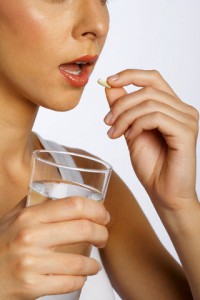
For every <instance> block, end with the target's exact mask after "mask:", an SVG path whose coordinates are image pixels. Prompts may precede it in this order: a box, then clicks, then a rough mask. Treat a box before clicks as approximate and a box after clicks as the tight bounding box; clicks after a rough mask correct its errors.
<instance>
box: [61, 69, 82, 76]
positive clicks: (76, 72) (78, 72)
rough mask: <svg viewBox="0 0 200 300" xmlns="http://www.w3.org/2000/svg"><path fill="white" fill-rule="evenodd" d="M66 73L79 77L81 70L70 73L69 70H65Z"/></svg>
mask: <svg viewBox="0 0 200 300" xmlns="http://www.w3.org/2000/svg"><path fill="white" fill-rule="evenodd" d="M64 71H65V72H66V73H69V74H72V75H79V74H80V73H81V69H80V70H77V71H69V70H64Z"/></svg>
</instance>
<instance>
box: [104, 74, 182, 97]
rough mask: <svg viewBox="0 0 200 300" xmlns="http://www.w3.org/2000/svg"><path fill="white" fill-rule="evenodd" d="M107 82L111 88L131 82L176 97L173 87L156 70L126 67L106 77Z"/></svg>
mask: <svg viewBox="0 0 200 300" xmlns="http://www.w3.org/2000/svg"><path fill="white" fill-rule="evenodd" d="M107 82H108V83H109V84H110V85H111V87H113V88H120V87H123V86H128V85H131V84H133V85H135V86H138V87H147V86H151V87H153V88H155V89H158V90H162V91H164V92H166V93H168V94H170V95H172V96H174V97H176V98H177V95H176V94H175V92H174V91H173V89H172V88H171V87H170V85H169V84H168V83H167V82H166V81H165V80H164V78H163V77H162V76H161V75H160V73H159V72H158V71H156V70H136V69H133V70H131V69H128V70H124V71H121V72H119V73H117V74H116V75H113V76H110V77H108V78H107Z"/></svg>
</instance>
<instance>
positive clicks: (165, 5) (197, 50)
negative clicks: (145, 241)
mask: <svg viewBox="0 0 200 300" xmlns="http://www.w3.org/2000/svg"><path fill="white" fill-rule="evenodd" d="M109 10H110V15H111V29H110V34H109V36H108V40H107V44H106V46H105V48H104V51H103V53H102V55H101V57H100V59H99V62H98V65H97V67H96V70H95V71H94V73H93V75H92V77H91V79H90V83H89V85H88V86H87V88H86V90H85V92H84V95H83V97H82V100H81V102H80V104H79V105H78V107H77V108H76V109H74V110H73V111H70V112H66V113H58V112H51V111H47V110H43V109H41V110H40V112H39V115H38V118H37V121H36V124H35V127H34V130H35V131H37V132H38V133H40V135H42V136H43V137H45V138H47V139H52V140H55V141H56V142H58V143H61V144H63V145H68V146H73V147H78V148H83V149H85V150H87V151H89V152H91V153H94V154H96V155H97V156H99V157H102V158H103V159H104V160H106V161H108V162H110V163H111V164H112V166H113V167H114V169H115V171H117V172H118V174H119V175H120V176H121V177H122V179H123V180H124V181H125V182H126V184H127V185H128V186H129V188H130V189H131V190H132V191H133V193H134V195H135V196H136V198H137V200H138V202H139V203H140V205H141V207H142V208H143V210H144V213H145V214H146V216H147V217H148V219H149V220H150V222H151V224H152V226H153V228H154V230H155V231H156V233H157V234H158V236H159V238H160V240H161V241H162V243H163V244H164V245H165V246H166V247H167V249H168V250H169V251H170V253H171V254H172V255H173V256H174V257H175V258H177V256H176V253H175V251H174V249H173V246H172V245H171V242H170V240H169V238H168V236H167V234H166V232H165V230H164V228H163V226H162V224H161V222H160V220H159V218H158V217H157V215H156V213H155V211H154V209H153V207H152V205H151V202H150V200H149V199H148V196H147V195H146V193H145V191H144V189H143V188H142V187H141V185H140V183H139V182H138V180H137V178H136V177H135V175H134V172H133V170H132V168H131V165H130V162H129V156H128V152H127V148H126V145H125V141H124V139H123V138H120V139H118V140H115V141H112V140H110V139H108V137H107V135H106V132H107V129H108V128H107V126H106V125H104V123H103V118H104V116H105V114H106V113H107V112H108V110H109V108H108V104H107V102H106V98H105V95H104V89H103V88H102V87H100V86H99V85H97V83H96V81H97V79H98V78H99V77H101V78H106V77H107V76H109V75H111V74H114V73H116V72H118V71H120V70H122V69H126V68H141V69H157V70H159V71H160V73H161V74H162V75H163V76H164V78H165V79H166V80H167V81H168V82H169V83H170V85H171V86H172V87H173V89H174V90H175V91H176V93H177V94H178V95H179V97H181V98H182V99H183V100H184V101H186V102H188V103H189V104H191V105H193V106H196V108H197V109H198V110H199V111H200V101H199V99H200V90H199V87H200V74H199V73H200V59H199V55H200V21H199V14H200V2H199V0H192V1H191V0H176V1H174V0H110V1H109ZM199 145H200V142H199V141H198V147H199ZM198 151H199V150H198ZM199 173H200V155H199V157H198V174H199ZM198 176H199V175H198ZM197 182H199V177H198V180H197ZM197 190H198V195H200V187H199V186H198V184H197Z"/></svg>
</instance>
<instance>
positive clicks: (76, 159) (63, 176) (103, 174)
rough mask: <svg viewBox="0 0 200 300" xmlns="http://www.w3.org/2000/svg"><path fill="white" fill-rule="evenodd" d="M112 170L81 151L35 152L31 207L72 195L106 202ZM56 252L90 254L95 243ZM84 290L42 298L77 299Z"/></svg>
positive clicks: (30, 186) (107, 165) (73, 246)
mask: <svg viewBox="0 0 200 300" xmlns="http://www.w3.org/2000/svg"><path fill="white" fill-rule="evenodd" d="M111 172H112V167H111V165H109V164H108V163H106V162H105V161H103V160H100V159H98V158H95V157H93V156H90V155H83V154H80V153H78V152H77V153H75V152H60V151H47V150H37V151H34V152H33V160H32V172H31V178H30V184H29V193H28V197H27V206H31V205H35V204H39V203H43V202H45V201H47V200H56V199H61V198H67V197H70V196H80V197H86V198H89V199H92V200H94V201H102V202H103V201H104V199H105V195H106V191H107V188H108V184H109V179H110V175H111ZM56 251H58V252H66V253H77V254H82V255H86V256H89V255H90V251H91V245H89V244H87V243H81V244H80V243H79V244H77V245H66V246H60V247H58V248H57V249H56ZM80 292H81V291H78V292H75V293H70V294H68V295H60V296H55V295H54V296H46V297H42V298H40V299H54V300H55V299H65V300H77V299H79V297H80ZM59 297H60V298H59Z"/></svg>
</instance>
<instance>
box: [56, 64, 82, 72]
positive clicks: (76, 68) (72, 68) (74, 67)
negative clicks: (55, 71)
mask: <svg viewBox="0 0 200 300" xmlns="http://www.w3.org/2000/svg"><path fill="white" fill-rule="evenodd" d="M60 68H61V69H63V70H65V71H71V72H75V71H79V70H80V66H79V65H77V64H74V63H71V64H63V65H61V66H60Z"/></svg>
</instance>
